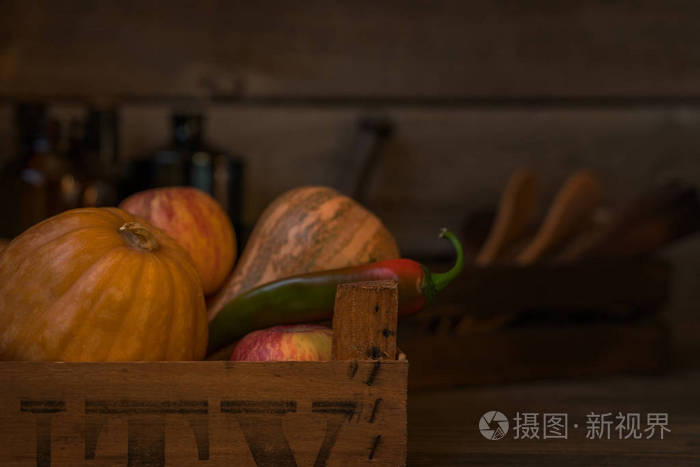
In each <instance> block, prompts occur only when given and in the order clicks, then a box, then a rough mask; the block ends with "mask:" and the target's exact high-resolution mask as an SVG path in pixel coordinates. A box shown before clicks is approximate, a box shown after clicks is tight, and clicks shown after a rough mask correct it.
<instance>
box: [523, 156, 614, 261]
mask: <svg viewBox="0 0 700 467" xmlns="http://www.w3.org/2000/svg"><path fill="white" fill-rule="evenodd" d="M600 198H601V189H600V182H599V181H598V178H597V177H596V176H595V175H594V174H593V172H591V171H589V170H580V171H578V172H576V173H574V174H573V175H571V176H570V177H569V178H568V179H567V180H566V182H565V183H564V185H563V186H562V188H561V189H560V190H559V192H558V193H557V195H556V197H555V198H554V201H553V202H552V205H551V207H550V208H549V212H548V213H547V217H546V218H545V219H544V222H542V225H541V226H540V229H539V230H538V231H537V233H536V234H535V237H534V238H533V239H532V241H531V242H530V243H529V245H527V246H526V247H525V249H524V250H523V251H521V252H520V254H518V255H517V257H516V258H515V262H516V263H517V264H519V265H522V266H525V265H528V264H532V263H534V262H535V261H537V260H538V259H540V258H541V257H542V256H543V255H544V254H546V253H547V252H549V251H551V250H552V249H553V248H554V247H556V246H558V245H560V244H561V243H562V242H563V241H564V240H566V239H567V238H568V237H570V236H571V235H572V234H573V233H575V232H577V231H578V230H579V229H580V228H582V227H583V226H584V225H585V223H586V221H587V220H588V219H589V217H590V216H591V214H592V213H593V211H594V210H595V208H596V207H597V206H598V203H599V202H600Z"/></svg>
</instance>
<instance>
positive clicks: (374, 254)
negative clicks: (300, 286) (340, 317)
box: [209, 186, 399, 320]
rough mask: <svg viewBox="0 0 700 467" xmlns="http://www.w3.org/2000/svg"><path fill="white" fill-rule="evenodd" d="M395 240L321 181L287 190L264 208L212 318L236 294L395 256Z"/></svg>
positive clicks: (213, 307) (374, 219)
mask: <svg viewBox="0 0 700 467" xmlns="http://www.w3.org/2000/svg"><path fill="white" fill-rule="evenodd" d="M398 256H399V249H398V247H397V245H396V241H395V240H394V238H393V237H392V236H391V234H390V233H389V231H388V230H387V229H386V227H384V225H383V224H382V222H381V221H380V220H379V219H378V218H377V217H376V216H375V215H374V214H372V213H371V212H369V211H368V210H367V209H365V208H364V207H363V206H361V205H360V204H358V203H357V202H355V201H353V200H352V199H350V198H348V197H347V196H344V195H342V194H340V193H338V192H337V191H335V190H333V189H331V188H327V187H320V186H311V187H301V188H296V189H294V190H291V191H288V192H287V193H284V194H283V195H281V196H280V197H278V198H277V199H276V200H275V201H274V202H273V203H272V204H271V205H270V206H269V207H268V208H267V209H266V210H265V212H263V214H262V216H261V217H260V220H259V221H258V223H257V224H256V226H255V229H254V230H253V233H252V234H251V236H250V239H249V240H248V243H247V245H246V247H245V249H244V251H243V254H242V256H241V258H240V260H239V262H238V265H237V266H236V268H235V269H234V271H233V274H232V275H231V276H230V277H229V278H228V280H227V282H226V283H225V284H224V286H223V288H222V289H221V291H220V292H219V293H218V294H217V295H216V296H215V298H214V300H213V301H212V302H211V304H210V306H209V319H210V320H211V319H213V318H214V316H216V313H218V312H219V310H220V309H221V307H222V306H223V305H224V304H226V302H228V301H229V300H231V299H232V298H233V297H235V296H236V295H238V294H240V293H243V292H245V291H246V290H249V289H251V288H253V287H256V286H258V285H261V284H265V283H267V282H271V281H274V280H277V279H281V278H283V277H289V276H292V275H296V274H303V273H306V272H314V271H322V270H327V269H335V268H342V267H347V266H356V265H359V264H365V263H369V262H373V261H382V260H385V259H392V258H397V257H398Z"/></svg>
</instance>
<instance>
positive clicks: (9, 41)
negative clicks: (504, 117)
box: [0, 0, 700, 98]
mask: <svg viewBox="0 0 700 467" xmlns="http://www.w3.org/2000/svg"><path fill="white" fill-rule="evenodd" d="M699 8H700V7H699V6H698V4H697V3H696V2H692V1H688V0H671V1H667V2H662V3H661V2H653V1H642V2H633V1H630V0H626V1H621V2H585V3H583V2H582V3H577V4H575V5H568V6H566V7H563V6H561V5H560V4H559V3H558V2H537V3H529V2H525V3H522V2H518V3H513V2H504V1H500V2H492V1H488V0H479V1H474V2H456V1H454V0H439V1H434V2H429V3H425V2H421V1H416V0H412V1H388V2H373V1H370V0H360V1H350V0H344V1H340V2H320V1H313V2H310V3H309V4H308V5H305V7H304V8H298V7H297V6H295V5H293V4H290V3H289V2H284V1H281V0H278V1H271V2H261V3H256V2H246V3H238V2H236V3H220V2H216V1H214V0H205V1H202V2H198V4H197V7H196V8H193V7H192V6H191V5H189V4H188V3H187V2H174V3H169V4H168V5H167V6H165V5H162V4H160V3H157V2H139V3H138V4H133V5H123V4H122V3H120V2H115V3H113V2H100V3H96V4H86V3H84V2H80V1H63V2H39V3H36V2H31V3H28V2H22V1H20V0H14V1H9V2H4V3H3V15H2V16H1V17H0V26H1V27H2V30H3V31H4V33H5V35H4V36H5V38H4V40H3V47H2V48H1V49H0V65H2V66H0V88H2V94H5V95H7V94H9V95H18V94H44V95H46V94H61V95H67V96H71V95H93V96H94V95H97V96H100V95H102V96H103V95H112V96H113V95H136V96H149V95H173V94H178V95H189V96H209V95H224V96H282V97H292V98H296V97H299V96H320V97H325V96H341V97H342V96H359V97H362V96H370V97H375V96H419V97H424V96H427V97H452V98H454V97H459V96H467V97H469V96H475V97H477V98H478V97H491V96H535V97H539V96H562V95H563V96H602V97H607V96H648V95H652V96H654V95H661V96H682V95H693V96H697V91H698V90H697V82H698V78H699V77H700V66H699V65H698V64H699V63H700V60H698V50H700V46H699V45H700V32H699V31H698V28H697V24H696V21H695V19H696V18H697V15H698V13H699V12H700V9H699ZM630 38H634V40H630Z"/></svg>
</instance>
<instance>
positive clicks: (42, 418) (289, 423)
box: [0, 361, 408, 466]
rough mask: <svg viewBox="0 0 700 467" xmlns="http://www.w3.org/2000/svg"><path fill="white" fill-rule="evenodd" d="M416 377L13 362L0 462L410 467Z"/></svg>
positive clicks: (2, 369)
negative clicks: (410, 386) (410, 381)
mask: <svg viewBox="0 0 700 467" xmlns="http://www.w3.org/2000/svg"><path fill="white" fill-rule="evenodd" d="M407 371H408V363H407V362H406V361H385V362H372V361H342V362H341V361H336V362H273V363H260V362H255V363H250V362H237V363H231V362H183V363H179V362H178V363H164V362H154V363H110V364H75V363H34V362H3V363H0V381H2V382H3V385H2V388H1V390H0V439H2V440H3V443H1V444H0V463H2V464H3V465H27V464H30V465H31V464H34V463H38V464H39V465H44V464H45V463H46V462H47V461H48V460H50V462H51V465H58V466H61V465H63V466H73V465H78V464H83V463H85V462H88V461H89V463H90V464H92V463H96V465H113V464H115V463H119V464H124V463H125V462H127V463H128V464H129V465H173V466H175V465H177V466H179V465H198V464H199V463H202V465H259V466H273V465H386V466H396V465H403V464H404V463H405V452H406V377H407ZM9 381H12V384H5V383H7V382H9ZM378 401H379V402H378Z"/></svg>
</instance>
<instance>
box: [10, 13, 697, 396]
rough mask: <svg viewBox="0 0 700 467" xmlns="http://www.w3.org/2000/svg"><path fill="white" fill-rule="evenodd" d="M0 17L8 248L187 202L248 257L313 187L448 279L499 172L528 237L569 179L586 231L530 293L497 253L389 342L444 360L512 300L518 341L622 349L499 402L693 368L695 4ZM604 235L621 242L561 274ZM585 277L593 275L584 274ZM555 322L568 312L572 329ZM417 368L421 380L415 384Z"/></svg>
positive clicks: (549, 256) (497, 189) (491, 213)
mask: <svg viewBox="0 0 700 467" xmlns="http://www.w3.org/2000/svg"><path fill="white" fill-rule="evenodd" d="M1 5H2V15H1V17H0V31H2V32H1V33H0V166H1V167H2V169H1V170H2V172H1V176H2V183H1V184H0V190H1V191H2V195H1V196H0V198H1V199H2V202H1V203H0V208H1V209H2V217H0V229H1V231H0V237H5V238H11V237H13V236H15V235H17V234H18V233H19V232H21V231H22V230H23V229H24V228H26V227H27V226H28V225H31V224H32V223H34V222H36V221H38V220H40V219H41V218H43V217H46V216H48V215H51V214H54V213H56V212H59V211H60V210H63V209H67V208H70V207H77V206H89V205H114V204H116V203H117V202H118V201H119V200H120V199H122V198H123V197H124V196H126V195H128V194H130V193H133V192H135V191H138V190H140V189H143V188H145V187H149V186H162V185H169V184H191V185H193V186H197V187H200V188H202V189H204V190H206V191H209V192H210V193H212V194H213V195H214V196H215V197H216V198H217V199H218V200H219V201H220V202H221V203H222V204H223V205H224V206H225V207H226V209H227V210H228V212H229V213H230V215H231V216H232V219H233V221H234V224H235V226H236V230H237V232H238V233H239V234H240V236H241V242H244V241H245V237H246V233H247V232H249V231H250V229H251V228H252V226H253V225H254V223H255V221H256V219H257V218H258V216H259V215H260V213H261V212H262V211H263V209H264V208H265V207H266V206H267V204H268V203H269V202H270V201H271V200H272V199H274V198H275V196H277V195H279V194H280V193H282V192H284V191H286V190H288V189H290V188H292V187H296V186H299V185H307V184H322V185H329V186H332V187H335V188H337V189H338V190H340V191H342V192H344V193H346V194H349V195H351V196H354V197H355V198H357V199H358V200H360V201H361V202H362V203H363V204H365V205H366V206H368V207H369V208H370V209H371V210H372V211H373V212H375V213H376V214H377V215H378V216H379V217H380V218H381V219H382V220H383V221H384V223H385V224H386V225H387V227H388V228H389V230H390V231H391V232H392V233H393V234H394V236H395V237H396V239H397V241H398V243H399V245H400V248H401V251H402V254H403V255H404V256H407V257H412V258H416V259H419V260H422V261H425V262H427V263H429V264H431V265H436V267H440V266H441V265H443V264H445V265H446V264H448V262H449V260H450V255H451V253H450V249H449V245H447V244H446V242H441V241H439V240H437V239H436V233H437V232H438V230H439V228H440V227H443V226H448V227H450V228H451V229H453V230H454V231H456V232H459V233H460V236H461V237H462V239H463V241H464V242H465V246H466V248H467V250H468V253H469V254H470V258H472V259H473V258H475V257H476V256H477V255H478V254H479V251H480V249H481V248H482V247H483V244H484V242H485V239H486V238H487V237H488V235H489V231H490V229H491V228H492V227H491V226H493V223H492V222H493V220H494V219H495V218H497V216H498V215H499V210H498V209H499V203H501V202H502V201H500V200H502V199H505V198H502V196H506V195H505V193H506V192H507V190H506V191H505V192H504V189H505V188H506V187H507V186H511V187H512V186H513V185H509V183H510V182H513V183H515V184H516V185H517V177H516V180H515V181H514V179H513V178H512V177H513V176H514V174H518V173H520V174H521V176H522V174H523V173H525V179H526V182H525V183H526V184H527V183H532V184H534V185H536V186H537V190H536V191H537V192H538V193H539V196H538V197H537V200H538V201H537V202H536V203H534V207H532V208H528V209H529V210H531V211H532V212H533V214H532V217H533V219H537V220H538V221H541V220H542V219H544V218H545V217H546V216H547V213H548V207H549V206H550V205H551V203H552V200H553V199H554V197H555V195H556V194H557V193H558V192H559V190H560V189H561V187H562V186H563V185H564V183H565V181H566V180H567V179H569V177H570V176H572V174H576V173H581V172H579V171H582V170H583V171H586V172H585V173H586V174H588V175H590V177H593V181H592V182H590V180H589V182H590V183H589V185H590V186H593V188H592V189H593V190H594V191H595V193H594V194H593V195H591V197H589V198H586V196H585V195H584V196H583V198H584V199H586V201H585V202H584V204H585V206H584V207H583V208H581V206H580V205H577V204H576V203H574V207H573V208H571V209H572V211H571V212H573V213H575V214H576V216H574V217H577V218H579V217H580V219H579V220H580V221H581V226H576V227H568V228H567V229H565V230H566V232H565V234H566V235H565V237H566V238H563V239H559V240H558V242H557V245H554V247H553V248H552V249H551V250H550V249H547V251H546V252H543V254H541V255H540V254H538V255H536V258H534V257H533V258H532V259H531V260H528V261H527V266H528V267H532V269H526V270H525V272H522V271H520V272H513V270H512V269H511V268H510V266H509V265H512V264H518V261H517V258H518V257H519V254H518V253H517V252H518V251H521V252H522V248H524V246H527V241H526V240H522V241H521V242H520V243H518V242H515V243H514V244H513V246H506V247H504V248H503V249H502V250H501V253H502V254H501V256H499V257H498V258H493V259H492V260H489V261H487V262H484V263H483V264H482V266H486V265H487V263H488V264H489V265H491V264H493V265H494V268H495V269H493V270H492V269H490V268H481V269H482V270H480V271H477V272H474V273H473V274H472V275H471V276H469V278H466V279H464V282H463V283H462V285H461V286H457V287H455V291H454V292H453V294H452V295H451V296H448V297H446V298H444V299H443V301H442V302H440V303H439V304H438V305H439V306H437V308H436V309H437V310H438V311H435V312H434V313H433V314H428V315H426V316H427V317H426V318H424V320H423V321H421V322H420V323H418V324H416V326H415V328H412V329H408V330H406V331H404V334H405V335H407V336H415V338H416V339H418V340H417V341H416V342H420V344H418V343H415V344H414V343H411V342H409V341H406V344H405V347H407V348H410V349H411V350H412V351H413V353H417V352H416V350H415V349H420V348H423V349H425V348H426V347H425V343H424V341H420V339H423V338H426V339H427V337H425V336H422V335H421V333H422V332H426V333H433V334H437V335H441V336H443V337H440V340H441V342H446V341H447V340H448V339H449V338H455V334H458V335H464V334H465V333H466V334H468V333H469V332H472V331H474V332H476V331H477V330H478V331H479V332H490V331H493V330H494V329H501V328H502V327H504V326H510V325H513V323H514V322H516V321H518V320H516V319H507V320H502V322H500V324H498V323H496V324H494V322H493V319H492V318H489V319H487V320H486V321H487V322H488V323H487V324H486V325H485V326H483V324H484V323H476V324H473V323H472V324H469V323H467V324H463V319H462V317H461V316H460V314H463V313H464V312H465V309H468V312H473V311H474V308H469V306H471V305H469V304H473V303H476V305H473V306H475V307H482V308H484V307H486V308H488V304H489V303H497V304H498V305H497V307H499V306H501V305H500V304H501V303H503V301H504V297H514V298H511V299H510V302H512V303H510V302H509V304H508V307H506V308H507V310H506V311H507V313H506V314H509V313H515V312H517V313H522V312H526V313H527V312H532V311H533V310H534V311H537V310H544V311H546V312H547V313H549V314H547V313H543V314H540V315H538V316H537V317H535V318H527V319H524V321H526V322H530V323H531V324H530V325H531V326H535V327H537V326H544V324H542V323H543V321H544V322H547V323H548V324H547V326H552V325H555V326H557V329H558V330H557V331H556V334H557V335H559V336H562V335H563V336H564V339H565V340H568V339H574V337H572V336H579V337H578V338H579V339H580V342H581V343H582V344H581V345H583V344H584V343H585V342H595V343H598V344H599V345H603V346H604V345H608V346H611V347H614V346H615V345H616V344H615V343H616V342H623V343H624V345H623V344H620V345H623V347H624V348H622V347H615V349H616V350H614V352H616V353H614V355H615V359H617V360H615V363H614V364H609V361H608V363H604V360H605V357H604V356H596V357H594V358H593V359H592V360H591V359H589V360H586V361H583V360H582V361H581V365H583V366H585V367H586V368H589V370H590V371H589V370H586V369H585V368H584V369H581V368H579V369H578V370H577V369H576V368H574V369H573V370H571V368H569V369H567V370H564V369H562V368H561V367H562V366H566V364H564V363H557V362H554V361H552V362H549V363H548V364H549V368H548V369H544V370H543V369H541V368H539V369H538V368H529V369H525V370H523V371H522V372H520V373H518V372H517V371H515V372H511V373H510V376H502V377H494V378H495V380H510V379H515V380H519V379H529V378H530V377H545V378H548V377H552V376H565V377H570V376H575V375H577V374H589V373H590V374H596V372H597V371H600V372H603V373H604V372H610V371H615V372H617V371H625V369H626V368H627V367H629V368H630V369H645V370H654V371H662V372H664V371H668V370H672V369H678V368H687V367H692V366H696V363H695V360H696V359H695V356H696V355H698V353H699V351H700V320H698V318H697V316H698V302H699V301H700V287H698V283H699V281H700V241H699V240H700V237H698V236H694V235H693V234H694V232H695V230H696V229H697V223H698V222H699V221H700V217H698V216H696V214H698V212H700V211H699V210H698V203H697V196H696V194H695V189H696V187H697V185H698V184H699V183H700V158H699V152H700V131H699V129H700V87H699V85H698V83H700V33H699V32H698V31H700V29H699V28H698V27H697V15H698V13H700V10H699V7H698V5H697V4H696V3H695V2H690V1H668V2H653V1H639V2H632V1H622V2H601V1H591V2H556V1H542V2H516V1H507V0H502V1H501V0H499V1H472V2H461V1H446V0H445V1H443V0H440V1H433V2H420V1H414V0H410V1H383V2H376V1H364V0H360V1H333V2H325V1H306V2H301V3H293V2H284V1H270V2H238V1H231V2H223V1H211V0H203V1H198V2H150V1H149V2H88V1H63V2H48V1H44V2H22V1H12V0H10V1H4V2H2V3H1ZM523 169H525V172H523V171H522V170H523ZM518 170H521V172H518ZM588 171H590V172H588ZM521 182H522V179H521ZM572 183H573V182H572ZM591 199H593V201H591ZM586 203H588V204H586ZM576 206H578V207H576ZM567 222H569V223H571V222H570V221H567ZM584 224H585V225H584ZM538 225H542V224H541V223H540V222H534V224H533V226H531V228H530V231H529V232H530V234H529V235H530V237H529V238H533V236H534V233H533V232H536V231H537V226H538ZM611 225H612V227H610V226H611ZM601 226H602V227H601ZM640 226H641V227H640ZM596 229H597V230H596ZM596 231H603V232H604V235H603V237H605V238H606V239H608V240H610V238H611V237H612V240H610V241H609V242H608V243H604V242H603V243H604V246H603V247H600V243H599V244H597V246H596V248H593V249H589V250H588V251H589V252H591V251H593V252H595V254H582V255H577V254H573V255H572V256H570V257H568V259H567V258H565V259H566V260H564V261H558V260H557V258H562V256H561V253H562V251H564V252H566V251H569V250H567V245H568V246H570V245H572V244H573V245H575V244H576V243H575V242H583V244H585V243H586V238H589V237H586V235H588V234H591V232H593V235H592V238H596V236H595V232H596ZM640 231H643V232H644V235H642V237H644V238H643V239H642V240H639V239H638V238H636V237H635V235H634V234H635V233H638V232H640ZM611 232H612V233H611ZM620 232H622V233H620ZM647 234H648V235H647ZM616 235H617V236H616ZM523 237H524V238H525V239H527V238H528V235H527V234H524V235H523ZM630 239H631V240H630ZM636 240H639V241H640V242H641V243H640V245H641V246H639V248H636V247H635V246H634V245H636V244H635V243H634V242H635V241H636ZM594 243H595V242H594ZM579 244H580V243H579ZM630 244H632V245H633V246H631V247H630V248H628V249H625V248H624V246H629V245H630ZM574 250H575V248H574ZM584 250H585V248H584ZM514 251H515V253H514ZM545 253H546V254H545ZM579 256H580V257H579ZM640 256H641V257H640ZM564 257H566V255H564ZM579 259H581V260H584V259H594V260H596V261H600V263H595V264H594V265H593V266H591V265H590V263H585V264H584V265H583V266H581V268H579ZM520 264H521V265H524V264H525V262H524V261H523V262H520ZM498 265H501V266H498ZM497 266H498V267H497ZM499 267H500V269H499ZM558 268H563V269H562V270H560V269H558ZM586 268H587V269H586ZM483 269H486V272H484V270H483ZM489 271H491V272H489ZM562 271H563V272H562ZM509 274H510V275H509ZM547 274H549V275H547ZM474 277H476V278H477V279H478V280H476V279H474ZM550 279H551V281H550ZM528 280H529V281H530V282H527V281H528ZM556 280H559V281H561V282H556ZM475 281H476V282H475ZM522 281H526V282H522ZM552 281H554V282H552ZM489 294H490V295H489ZM518 294H521V295H518ZM475 297H477V298H475ZM591 297H592V298H591ZM537 300H541V301H542V302H543V303H539V302H537ZM505 301H508V299H506V300H505ZM555 309H563V310H569V311H572V313H570V314H568V315H566V316H568V317H569V318H567V319H568V321H567V322H566V326H563V325H562V324H561V316H560V315H556V317H554V318H552V311H553V310H555ZM620 310H623V312H622V313H620ZM583 311H586V312H591V313H590V314H589V315H586V316H584V317H583V318H582V312H583ZM436 313H437V314H436ZM441 314H442V315H441ZM477 314H478V313H477ZM555 314H556V313H555ZM562 315H563V314H562ZM509 316H511V318H512V315H509ZM542 316H544V317H545V318H542ZM591 316H592V317H591ZM601 316H602V318H601ZM470 319H472V318H470ZM480 320H481V318H479V319H477V321H480ZM505 321H507V322H508V324H504V323H505ZM520 321H523V319H520ZM592 322H595V323H596V325H599V324H600V323H601V322H602V323H604V325H605V326H607V325H609V326H611V327H610V328H609V329H612V331H609V330H608V331H605V332H608V334H605V336H607V337H605V338H604V339H602V340H596V337H595V336H600V334H599V333H598V330H596V329H598V328H596V329H592V328H591V329H592V330H590V331H588V330H587V329H589V328H582V326H591V325H592V324H591V323H592ZM532 323H534V324H532ZM552 323H554V324H552ZM640 323H641V324H640ZM567 326H568V327H567ZM635 326H637V327H638V326H643V327H644V326H646V327H645V328H644V330H643V332H642V331H639V330H638V328H636V327H635ZM538 329H539V328H538ZM562 329H569V330H571V331H572V333H573V334H570V335H569V334H566V332H568V331H562ZM581 329H584V331H581ZM606 329H608V328H606ZM650 329H651V330H650ZM638 331H639V333H637V334H635V333H636V332H638ZM533 332H534V331H533ZM537 332H539V331H537ZM547 332H550V334H551V333H553V332H554V331H547ZM576 333H579V334H576ZM534 335H538V336H539V335H540V334H534ZM444 336H447V337H444ZM528 336H529V337H517V336H516V337H514V339H521V341H522V342H523V343H526V342H527V341H528V339H531V338H532V336H531V335H528ZM625 336H632V339H631V340H627V341H625ZM456 338H457V339H462V338H460V337H459V336H457V337H456ZM591 339H593V341H591ZM462 340H463V339H462ZM431 342H433V343H434V342H435V341H431ZM513 342H516V341H513ZM435 345H438V344H435ZM455 345H457V347H454V348H458V347H459V345H458V344H455ZM514 345H515V344H514ZM452 348H453V347H450V349H452ZM644 349H646V350H644ZM461 351H468V349H467V350H464V349H462V350H461ZM436 352H437V351H436ZM440 352H443V355H444V354H445V352H447V350H441V351H440ZM611 352H613V351H612V350H611ZM407 353H408V354H409V359H411V360H413V358H412V357H413V356H412V355H411V352H407ZM603 353H605V347H604V348H603ZM424 354H425V355H427V351H426V352H424ZM435 355H437V353H436V354H434V355H432V356H431V358H435ZM426 358H427V357H426ZM460 358H461V357H457V358H456V359H457V360H459V359H460ZM470 358H471V357H470ZM503 358H504V359H505V360H503V359H502V360H501V361H500V362H499V363H495V364H491V366H489V365H486V366H485V367H484V368H490V370H488V371H491V370H492V369H493V368H494V367H495V366H498V365H502V364H507V363H508V361H509V360H508V359H507V357H506V356H504V357H503ZM533 358H534V357H533ZM418 359H419V358H418V355H416V358H415V360H416V366H415V367H413V366H412V372H414V369H415V371H417V372H418V373H415V374H417V375H421V373H420V370H421V364H420V362H418ZM462 360H464V359H462ZM469 361H470V362H471V363H470V364H477V363H474V359H473V358H472V359H471V360H469ZM426 365H428V364H426ZM494 365H495V366H494ZM557 365H559V366H557ZM606 365H607V367H606ZM428 366H429V365H428ZM457 367H458V368H456V369H455V368H452V370H450V369H449V368H443V369H441V370H440V371H441V374H442V375H443V376H444V374H446V372H449V371H455V372H456V371H463V370H464V368H463V367H459V365H457ZM426 371H427V370H426ZM485 371H486V370H485ZM441 377H442V376H436V375H435V374H429V375H427V376H425V378H427V379H430V378H434V379H433V380H432V381H434V382H437V381H438V380H439V379H440V378H441ZM414 378H419V376H415V377H414ZM420 378H421V379H422V378H423V376H420ZM487 379H488V378H487ZM444 380H445V381H444V382H445V384H450V383H455V384H457V383H465V382H466V383H474V382H476V383H479V382H484V381H479V380H478V378H467V380H466V381H463V380H461V379H460V378H456V380H455V381H452V380H451V379H450V378H449V377H445V378H444ZM416 381H417V380H416ZM486 382H488V381H486ZM418 383H420V382H419V381H418V382H416V384H418ZM436 384H437V383H435V384H427V385H428V386H431V385H433V386H434V385H436ZM418 385H420V384H418Z"/></svg>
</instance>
